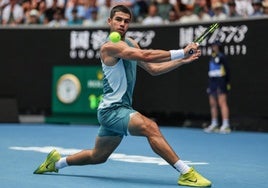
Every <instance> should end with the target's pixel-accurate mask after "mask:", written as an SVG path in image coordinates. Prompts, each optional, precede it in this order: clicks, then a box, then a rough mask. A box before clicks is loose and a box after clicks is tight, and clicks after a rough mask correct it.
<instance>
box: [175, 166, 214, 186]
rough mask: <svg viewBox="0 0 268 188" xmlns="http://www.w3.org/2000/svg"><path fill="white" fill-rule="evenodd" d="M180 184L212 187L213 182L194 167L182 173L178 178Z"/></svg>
mask: <svg viewBox="0 0 268 188" xmlns="http://www.w3.org/2000/svg"><path fill="white" fill-rule="evenodd" d="M178 184H179V185H184V186H191V187H210V186H211V182H210V181H209V180H207V179H206V178H204V177H203V176H202V175H200V174H199V173H198V172H196V171H195V170H194V169H193V168H191V169H190V171H189V172H188V173H186V174H182V175H181V176H180V177H179V180H178Z"/></svg>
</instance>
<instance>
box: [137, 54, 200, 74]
mask: <svg viewBox="0 0 268 188" xmlns="http://www.w3.org/2000/svg"><path fill="white" fill-rule="evenodd" d="M200 56H201V51H200V50H197V51H196V52H195V53H194V54H192V55H187V56H186V57H185V58H182V59H176V60H173V61H167V62H162V63H154V62H150V63H149V62H139V64H138V65H139V66H140V67H142V68H143V69H144V70H146V71H147V72H148V73H150V74H151V75H153V76H157V75H161V74H165V73H167V72H170V71H172V70H174V69H176V68H178V67H180V66H182V65H184V64H188V63H191V62H193V61H195V60H197V59H198V58H199V57H200Z"/></svg>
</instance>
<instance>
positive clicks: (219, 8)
mask: <svg viewBox="0 0 268 188" xmlns="http://www.w3.org/2000/svg"><path fill="white" fill-rule="evenodd" d="M212 11H213V16H212V20H214V21H216V20H226V19H227V14H225V13H224V9H223V4H222V3H221V2H220V1H217V2H215V3H213V4H212Z"/></svg>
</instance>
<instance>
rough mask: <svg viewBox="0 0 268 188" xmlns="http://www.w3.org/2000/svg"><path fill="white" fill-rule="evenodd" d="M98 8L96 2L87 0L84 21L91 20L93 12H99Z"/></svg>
mask: <svg viewBox="0 0 268 188" xmlns="http://www.w3.org/2000/svg"><path fill="white" fill-rule="evenodd" d="M98 8H99V7H98V6H97V4H96V0H85V4H84V9H85V16H84V19H91V15H92V14H91V12H92V11H96V10H98Z"/></svg>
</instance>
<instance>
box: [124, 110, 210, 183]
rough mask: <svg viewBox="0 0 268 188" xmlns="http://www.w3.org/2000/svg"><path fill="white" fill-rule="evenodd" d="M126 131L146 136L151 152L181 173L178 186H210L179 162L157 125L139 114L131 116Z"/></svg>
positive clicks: (192, 170)
mask: <svg viewBox="0 0 268 188" xmlns="http://www.w3.org/2000/svg"><path fill="white" fill-rule="evenodd" d="M128 131H129V133H130V134H131V135H135V136H146V137H147V139H148V142H149V144H150V146H151V148H152V149H153V151H154V152H155V153H156V154H158V155H159V156H161V157H162V158H163V159H164V160H166V161H167V162H168V163H169V164H170V165H171V166H172V167H174V168H175V169H177V170H178V171H179V172H180V173H181V176H180V178H179V180H178V184H180V185H185V186H196V187H199V186H200V187H206V186H211V182H210V181H209V180H207V179H206V178H204V177H203V176H201V175H200V174H198V173H197V172H196V171H195V170H194V169H193V168H190V167H189V166H188V165H186V164H185V163H184V162H183V161H181V160H180V158H179V157H178V155H177V154H176V153H175V152H174V150H173V149H172V147H171V146H170V145H169V144H168V142H167V141H166V139H165V138H164V136H163V135H162V133H161V132H160V129H159V127H158V125H157V124H156V123H155V122H154V121H152V120H151V119H149V118H147V117H145V116H143V115H142V114H140V113H134V114H132V115H131V118H130V121H129V125H128Z"/></svg>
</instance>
